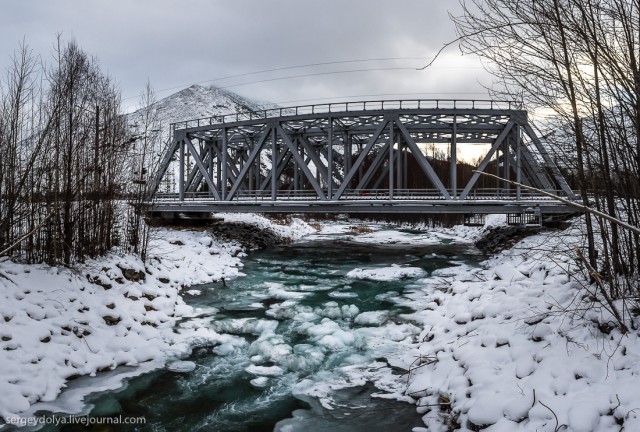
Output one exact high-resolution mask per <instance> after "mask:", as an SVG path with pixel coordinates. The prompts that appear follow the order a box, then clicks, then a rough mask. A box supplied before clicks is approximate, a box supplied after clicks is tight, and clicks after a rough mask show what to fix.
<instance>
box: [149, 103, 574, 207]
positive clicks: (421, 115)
mask: <svg viewBox="0 0 640 432" xmlns="http://www.w3.org/2000/svg"><path fill="white" fill-rule="evenodd" d="M400 106H401V104H400ZM294 110H296V109H295V108H291V109H284V111H282V110H281V111H280V113H281V114H282V115H281V116H276V117H268V115H267V114H265V115H264V116H260V115H257V114H256V115H255V117H256V118H249V119H244V118H241V117H239V116H236V118H235V121H225V122H223V123H215V122H214V120H213V119H209V122H208V123H209V124H201V123H206V121H200V120H198V122H197V123H194V122H186V123H184V124H182V123H178V124H174V126H173V136H172V142H171V145H170V148H169V149H168V151H167V153H166V154H165V155H164V158H163V159H162V162H161V164H160V168H159V170H158V173H157V175H156V176H155V177H154V179H153V181H152V184H151V185H150V188H149V189H150V191H151V196H150V203H151V199H153V198H155V199H156V201H155V202H156V204H154V203H151V204H150V205H151V206H152V207H153V206H154V205H156V206H160V205H161V204H160V201H158V200H165V204H163V205H165V206H169V207H171V206H172V205H173V204H171V205H170V204H169V203H167V202H168V201H172V202H175V203H178V204H179V205H180V206H182V207H185V206H188V205H189V202H190V200H194V199H197V200H198V202H199V204H198V208H200V209H201V208H202V206H203V204H202V200H205V201H207V202H209V203H210V208H211V211H214V209H222V208H225V209H229V208H231V209H234V208H235V209H236V210H237V211H257V210H256V208H265V209H266V208H267V207H269V208H272V207H274V206H275V208H277V207H278V206H277V204H278V203H280V204H281V207H282V208H283V209H287V208H289V209H293V208H294V207H295V211H299V210H300V206H301V204H300V203H301V202H302V201H305V202H309V200H310V199H311V200H313V201H315V202H317V203H318V205H321V206H324V207H325V208H327V209H330V208H331V209H338V208H348V207H349V206H347V205H346V204H347V202H349V201H355V200H358V199H361V198H362V197H363V196H364V197H367V196H368V195H371V194H376V197H379V194H381V193H384V194H385V195H384V197H383V198H376V199H377V200H381V201H383V202H388V203H391V204H392V205H391V206H392V207H394V206H395V208H397V209H400V211H402V207H403V206H400V205H399V204H398V201H397V200H398V199H400V200H402V199H410V200H412V204H411V206H410V207H407V206H404V209H405V210H407V209H409V208H411V209H413V210H416V209H419V208H422V209H423V210H424V209H427V208H431V209H433V208H436V207H437V208H438V211H444V209H446V208H449V209H451V210H453V209H454V207H455V208H458V207H459V206H462V207H460V208H463V207H464V206H465V205H466V206H468V208H469V209H470V210H471V209H474V208H475V210H473V211H476V210H481V211H483V212H487V208H482V207H478V206H477V205H472V203H473V202H474V201H475V200H477V199H478V193H479V192H480V195H481V197H483V198H487V197H490V198H492V199H501V200H502V201H505V202H508V203H510V204H509V205H510V206H513V205H516V204H514V203H519V202H521V203H522V204H521V205H520V204H517V205H516V207H519V208H524V207H523V206H529V204H531V202H530V201H529V204H527V201H526V199H524V198H528V199H531V198H535V196H532V195H531V193H529V192H527V193H525V192H524V191H523V190H521V188H520V187H519V186H518V187H514V186H510V185H509V184H508V183H507V182H506V181H503V182H496V183H495V187H494V188H492V189H493V192H487V191H484V190H482V191H481V189H483V188H480V187H478V181H479V179H480V176H481V174H480V173H481V172H484V171H485V170H487V169H489V167H490V166H491V167H492V169H494V170H495V173H494V174H497V175H498V176H500V177H502V178H503V179H505V180H515V181H518V182H520V183H523V184H526V185H530V186H533V187H536V188H539V189H542V190H546V191H554V192H557V193H558V194H560V195H563V196H565V197H568V198H570V199H574V198H575V196H574V194H573V191H571V189H570V188H569V186H568V184H567V182H566V181H565V179H564V178H563V177H562V175H561V174H560V172H559V170H558V168H557V167H556V165H555V163H554V162H553V160H552V159H551V158H550V156H549V154H548V153H547V151H546V150H545V148H544V146H543V145H542V143H541V141H540V139H539V138H538V137H537V136H536V135H535V132H534V131H533V129H532V128H531V126H530V125H529V123H528V120H527V113H526V112H525V111H522V110H515V109H486V108H439V107H437V108H408V109H399V108H396V109H375V110H366V109H363V110H359V111H358V110H356V111H345V112H325V113H316V112H313V113H310V114H309V113H305V114H298V115H295V111H294ZM265 113H266V112H265ZM249 116H250V117H253V116H254V114H249ZM232 120H233V119H232ZM445 144H446V146H445ZM469 145H472V146H479V147H480V148H484V149H486V150H487V152H486V154H484V156H483V157H482V158H481V160H480V163H479V165H478V166H477V167H476V172H473V173H470V172H469V167H468V166H467V165H468V164H466V163H461V162H460V161H459V160H458V156H459V151H460V148H461V147H460V146H469ZM445 147H446V148H445ZM428 151H432V153H433V154H432V157H429V156H428V154H427V153H428ZM436 152H438V153H439V156H440V158H438V157H436ZM176 157H177V160H175V159H176ZM171 164H177V167H178V169H177V171H178V182H177V183H178V193H177V195H174V196H168V195H161V194H156V192H157V190H158V187H159V185H160V182H161V180H162V178H163V176H164V175H165V173H166V172H167V171H168V170H169V169H171V168H170V166H171ZM445 168H446V170H445ZM459 171H464V172H459ZM462 174H464V175H467V177H469V178H465V177H464V175H462ZM458 183H460V184H458ZM434 194H435V195H434ZM416 199H418V200H419V199H422V200H423V201H425V200H426V201H429V200H433V199H439V200H442V201H445V202H447V203H448V204H447V206H445V207H442V208H440V206H436V207H430V206H420V205H418V204H416V201H415V200H416ZM296 200H297V201H299V203H298V204H295V205H293V204H291V205H285V204H284V203H286V202H289V203H291V201H296ZM426 201H425V202H426ZM451 202H455V203H457V204H456V205H455V206H454V205H453V204H451ZM180 203H181V204H180ZM249 203H251V205H249ZM194 205H195V204H194ZM504 205H506V204H504ZM501 206H502V204H501V205H498V206H497V207H496V206H494V207H492V208H494V209H496V208H500V207H501ZM351 207H353V206H351ZM361 207H362V206H361V205H360V207H358V208H361ZM158 208H159V207H158ZM172 208H173V207H172ZM505 208H506V207H505ZM248 209H251V210H248ZM413 210H412V211H413ZM167 211H169V210H167ZM265 211H273V210H265ZM286 211H288V210H286ZM291 211H293V210H291ZM336 211H337V210H336ZM345 211H346V210H345ZM416 211H417V210H416Z"/></svg>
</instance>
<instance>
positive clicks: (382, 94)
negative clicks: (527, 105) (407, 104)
mask: <svg viewBox="0 0 640 432" xmlns="http://www.w3.org/2000/svg"><path fill="white" fill-rule="evenodd" d="M486 94H487V93H486V92H411V93H378V94H360V95H350V96H333V97H320V98H312V99H297V100H288V101H278V102H274V103H277V104H286V103H297V102H313V101H321V100H330V99H351V98H361V97H381V96H417V95H486Z"/></svg>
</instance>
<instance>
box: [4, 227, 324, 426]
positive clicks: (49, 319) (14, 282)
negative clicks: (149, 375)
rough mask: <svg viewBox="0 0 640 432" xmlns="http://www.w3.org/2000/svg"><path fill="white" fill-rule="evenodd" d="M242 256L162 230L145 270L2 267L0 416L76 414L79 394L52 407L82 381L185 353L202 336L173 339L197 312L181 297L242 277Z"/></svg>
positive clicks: (118, 258) (111, 264) (134, 265)
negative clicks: (181, 321)
mask: <svg viewBox="0 0 640 432" xmlns="http://www.w3.org/2000/svg"><path fill="white" fill-rule="evenodd" d="M221 216H222V217H224V218H225V220H226V221H229V222H243V223H250V224H252V225H254V226H256V227H259V228H260V229H263V230H267V231H269V232H271V233H273V235H277V236H282V237H284V238H290V239H297V238H300V237H301V236H304V235H306V234H308V233H310V232H313V229H312V228H310V227H309V226H308V225H307V224H305V223H304V222H301V221H299V220H297V219H295V220H293V222H292V223H291V224H290V225H287V226H283V225H277V224H275V223H273V222H271V221H269V220H267V219H265V218H263V217H259V216H253V215H242V216H236V215H221ZM244 253H245V252H244V248H243V247H242V246H241V245H240V243H238V242H236V241H219V240H216V239H215V238H214V237H212V236H211V235H210V234H208V233H207V232H206V231H204V230H201V231H195V230H173V229H163V228H159V229H156V230H154V231H153V234H152V239H151V243H150V247H149V259H148V260H147V262H146V263H142V262H141V261H140V260H139V258H137V257H135V256H133V255H122V254H116V253H113V254H109V255H107V256H105V257H102V258H100V259H97V260H91V261H88V262H86V263H85V264H82V265H78V266H77V267H76V268H74V269H66V268H55V267H48V266H44V265H24V264H19V263H14V262H11V261H9V260H4V261H2V262H0V364H2V368H0V417H1V418H3V419H4V420H5V422H6V421H9V419H15V418H19V417H24V416H27V415H30V414H32V413H33V411H34V410H35V409H47V410H52V411H57V410H59V409H63V408H64V409H65V410H66V411H70V412H79V411H80V410H81V409H82V403H81V398H82V396H83V395H82V394H81V393H80V394H76V395H75V400H72V401H69V400H65V401H64V402H65V405H64V407H58V406H56V404H55V401H56V399H57V397H58V395H59V394H60V392H61V391H62V390H63V389H64V388H65V387H67V385H69V384H71V382H72V381H74V380H75V379H76V378H78V377H81V376H85V375H95V374H96V373H98V372H106V371H110V370H114V369H115V368H117V367H121V366H140V365H142V366H144V367H143V368H141V370H149V369H153V368H157V367H161V366H163V365H164V363H165V362H166V361H167V360H169V359H171V358H176V357H179V356H180V355H181V354H183V353H185V352H188V350H189V343H188V341H189V340H190V339H191V338H193V337H197V332H198V331H197V329H194V330H193V332H183V333H181V334H177V333H174V331H173V328H174V326H175V323H176V322H177V321H178V320H179V319H181V318H183V317H185V316H189V315H190V314H192V313H193V309H192V308H191V307H189V306H186V305H185V303H184V301H183V299H182V297H181V295H182V294H183V293H182V292H181V291H182V290H183V289H184V288H185V287H189V286H192V285H196V284H201V283H207V282H212V281H220V282H222V281H223V279H230V278H234V277H237V276H239V275H241V274H242V273H241V269H242V262H241V257H243V256H244ZM116 384H117V383H116ZM34 404H36V405H34Z"/></svg>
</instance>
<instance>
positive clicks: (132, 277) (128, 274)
mask: <svg viewBox="0 0 640 432" xmlns="http://www.w3.org/2000/svg"><path fill="white" fill-rule="evenodd" d="M118 268H119V269H120V270H122V275H123V276H124V277H125V279H127V280H129V281H131V282H138V281H141V280H144V278H145V276H146V274H145V273H144V272H143V271H142V270H134V269H130V268H126V267H123V266H121V265H119V264H118Z"/></svg>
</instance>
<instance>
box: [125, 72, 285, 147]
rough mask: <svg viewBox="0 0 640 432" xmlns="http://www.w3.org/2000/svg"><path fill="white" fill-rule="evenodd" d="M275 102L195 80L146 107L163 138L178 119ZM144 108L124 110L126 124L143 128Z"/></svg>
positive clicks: (260, 107) (259, 107)
mask: <svg viewBox="0 0 640 432" xmlns="http://www.w3.org/2000/svg"><path fill="white" fill-rule="evenodd" d="M275 107H277V105H276V104H273V103H270V102H261V101H255V100H252V99H248V98H245V97H243V96H240V95H239V94H236V93H233V92H231V91H228V90H224V89H220V88H217V87H215V86H210V87H203V86H200V85H197V84H194V85H192V86H191V87H188V88H186V89H184V90H180V91H179V92H177V93H174V94H172V95H169V96H167V97H165V98H163V99H160V100H158V101H157V102H156V103H154V104H153V105H151V106H150V107H149V110H150V111H152V112H155V114H156V119H157V120H156V121H157V124H158V125H159V127H160V128H161V129H162V132H163V138H166V137H168V131H169V125H170V124H171V123H175V122H178V121H181V120H190V119H196V118H201V117H210V116H216V115H222V114H231V113H236V112H246V111H259V110H263V109H268V108H275ZM149 110H147V108H141V109H138V110H137V111H134V112H132V113H131V114H128V116H127V117H128V123H129V126H130V127H132V128H133V130H135V131H140V130H142V129H143V128H144V121H145V120H144V116H145V114H146V112H148V111H149Z"/></svg>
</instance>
